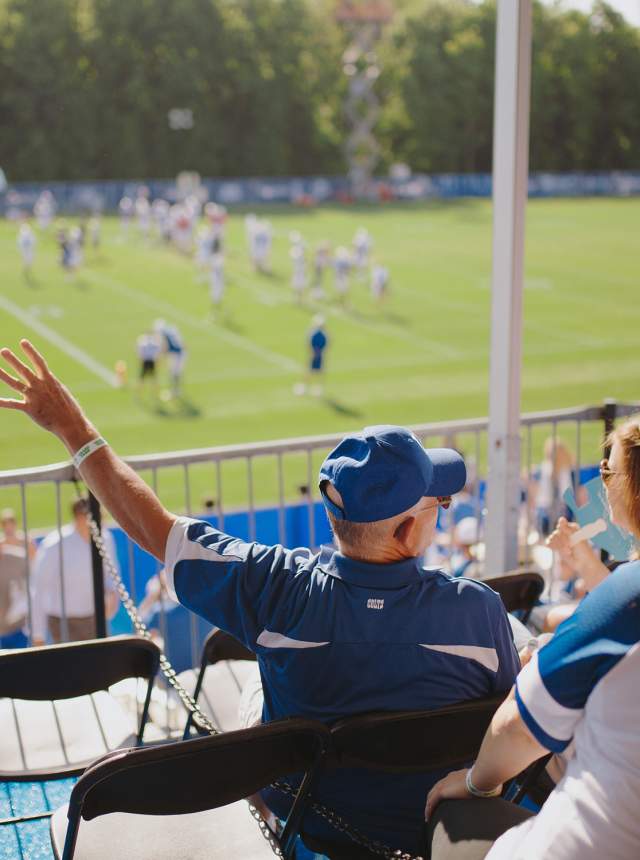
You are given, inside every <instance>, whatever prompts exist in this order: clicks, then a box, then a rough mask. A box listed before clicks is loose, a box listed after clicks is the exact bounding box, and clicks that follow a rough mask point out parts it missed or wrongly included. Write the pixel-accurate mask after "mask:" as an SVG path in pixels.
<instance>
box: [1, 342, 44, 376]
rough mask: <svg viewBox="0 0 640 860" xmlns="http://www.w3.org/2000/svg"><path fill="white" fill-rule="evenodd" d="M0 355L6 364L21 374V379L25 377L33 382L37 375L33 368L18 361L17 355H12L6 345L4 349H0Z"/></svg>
mask: <svg viewBox="0 0 640 860" xmlns="http://www.w3.org/2000/svg"><path fill="white" fill-rule="evenodd" d="M0 355H1V356H2V357H3V358H4V360H5V361H6V362H7V364H10V365H11V366H12V367H13V369H14V370H15V371H16V372H17V373H19V374H20V376H22V378H23V379H26V380H27V382H33V381H34V380H35V379H36V378H37V377H36V375H35V373H34V372H33V370H31V368H30V367H27V365H26V364H25V363H24V362H23V361H20V359H19V358H18V356H17V355H14V354H13V352H11V350H10V349H7V348H6V347H5V348H4V349H0Z"/></svg>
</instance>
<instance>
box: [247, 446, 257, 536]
mask: <svg viewBox="0 0 640 860" xmlns="http://www.w3.org/2000/svg"><path fill="white" fill-rule="evenodd" d="M247 494H248V503H249V540H250V541H254V540H255V539H256V512H255V508H254V502H253V457H251V456H249V457H247Z"/></svg>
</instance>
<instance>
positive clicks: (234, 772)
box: [50, 719, 330, 860]
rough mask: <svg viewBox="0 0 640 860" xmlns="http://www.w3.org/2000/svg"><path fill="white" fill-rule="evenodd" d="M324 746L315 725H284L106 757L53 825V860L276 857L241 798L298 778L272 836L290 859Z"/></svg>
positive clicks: (325, 738)
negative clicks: (282, 820) (277, 832)
mask: <svg viewBox="0 0 640 860" xmlns="http://www.w3.org/2000/svg"><path fill="white" fill-rule="evenodd" d="M329 742H330V734H329V730H328V729H327V728H326V727H325V726H324V725H322V723H319V722H315V721H311V720H302V719H289V720H281V721H278V722H273V723H268V724H265V725H261V726H257V727H255V728H251V729H242V730H239V731H236V732H225V733H224V734H221V735H215V736H213V737H207V738H196V739H194V740H189V741H180V742H178V743H173V744H168V745H165V746H157V747H147V748H144V749H136V750H126V751H120V752H115V753H111V754H110V755H107V756H104V758H102V759H101V760H100V761H98V762H96V763H95V764H94V765H93V766H92V767H91V768H90V769H89V770H87V771H86V773H85V774H84V775H83V776H82V777H81V778H80V779H79V780H78V782H77V783H76V785H75V787H74V789H73V791H72V793H71V799H70V802H69V804H68V806H66V807H62V808H61V809H59V810H57V811H56V812H55V813H54V815H53V817H52V819H51V828H50V832H51V844H52V846H53V851H54V855H55V857H56V860H71V858H72V857H75V858H76V860H112V858H114V857H117V858H118V860H134V858H135V860H152V858H153V860H176V858H185V860H186V858H188V860H205V858H206V860H217V858H225V860H226V858H231V857H234V858H239V860H267V858H273V853H272V850H271V848H270V846H269V844H268V842H267V841H266V839H265V838H264V837H263V835H262V834H261V832H260V829H259V827H258V824H257V823H256V822H255V821H253V820H252V819H251V816H250V813H249V810H248V807H247V804H246V803H245V802H244V801H243V800H242V798H245V797H249V796H251V795H253V794H255V793H256V792H257V791H259V790H260V789H261V788H264V787H265V786H267V785H269V784H270V783H272V782H273V781H274V780H276V779H278V778H280V777H283V776H286V775H287V774H294V773H303V774H304V778H303V780H302V783H301V786H300V788H299V790H298V793H297V796H296V799H295V802H294V804H293V806H292V808H291V811H290V813H289V816H288V818H287V821H286V824H285V826H284V830H283V831H282V833H281V835H280V836H279V837H276V836H275V835H274V837H273V838H274V839H275V841H276V844H277V845H278V846H279V847H280V849H281V850H282V854H283V856H284V857H285V858H290V857H291V856H292V853H293V851H294V849H295V840H296V836H297V832H298V828H299V824H300V819H301V815H302V811H303V802H304V799H305V798H306V796H307V794H308V792H309V790H310V789H311V788H312V785H313V781H314V779H315V775H316V773H317V770H318V768H319V766H320V765H321V763H322V760H323V757H324V755H325V752H326V750H327V748H328V745H329ZM124 813H126V814H124ZM165 816H166V817H165ZM175 816H180V817H178V818H176V817H175ZM67 820H68V824H67ZM81 822H82V826H81Z"/></svg>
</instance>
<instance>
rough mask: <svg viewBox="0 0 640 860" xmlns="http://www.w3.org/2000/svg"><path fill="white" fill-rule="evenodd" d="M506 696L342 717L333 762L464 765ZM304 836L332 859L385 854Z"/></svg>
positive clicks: (392, 766)
mask: <svg viewBox="0 0 640 860" xmlns="http://www.w3.org/2000/svg"><path fill="white" fill-rule="evenodd" d="M503 700H504V694H500V695H498V696H492V697H491V698H487V699H477V700H471V701H469V702H461V703H459V704H456V705H449V706H447V707H444V708H439V709H437V710H433V711H390V712H388V713H372V714H362V715H358V716H355V717H348V718H346V719H343V720H340V721H338V722H337V723H336V724H335V725H334V726H333V728H332V729H331V744H332V756H331V760H330V761H329V762H328V766H331V767H349V768H351V767H356V768H365V769H368V770H375V771H383V772H387V773H407V774H409V773H426V772H428V771H432V770H440V769H443V768H449V769H451V770H453V769H455V768H456V767H462V766H463V765H465V764H467V763H468V762H470V761H473V759H474V758H475V757H476V755H477V753H478V750H479V749H480V744H481V743H482V739H483V737H484V734H485V732H486V730H487V728H488V726H489V723H490V722H491V718H492V717H493V715H494V713H495V711H496V710H497V708H498V707H499V705H500V704H501V702H502V701H503ZM425 799H426V798H425ZM337 811H338V812H339V810H337ZM302 839H303V841H304V843H305V844H306V845H307V847H308V848H310V849H311V850H312V851H316V852H317V853H318V854H325V855H326V856H327V857H330V858H331V860H373V858H375V857H376V856H378V857H379V855H375V854H372V853H371V852H370V851H368V850H367V849H366V848H363V847H360V846H358V845H356V844H355V843H353V844H352V845H349V844H346V845H345V844H344V842H342V843H339V842H330V841H328V840H324V839H317V838H316V837H312V836H309V835H308V834H306V833H304V832H303V833H302ZM390 847H391V848H394V849H395V848H397V847H398V846H395V845H392V846H390Z"/></svg>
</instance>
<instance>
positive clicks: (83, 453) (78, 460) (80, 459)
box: [73, 436, 109, 469]
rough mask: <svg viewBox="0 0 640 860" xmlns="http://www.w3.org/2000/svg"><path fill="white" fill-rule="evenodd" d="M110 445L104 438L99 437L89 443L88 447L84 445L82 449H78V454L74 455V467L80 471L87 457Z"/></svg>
mask: <svg viewBox="0 0 640 860" xmlns="http://www.w3.org/2000/svg"><path fill="white" fill-rule="evenodd" d="M108 444H109V443H108V442H107V441H106V440H105V439H103V438H102V436H98V438H97V439H92V440H91V441H90V442H87V444H86V445H83V446H82V448H78V450H77V451H76V453H75V454H74V455H73V465H74V466H75V467H76V469H79V468H80V466H81V465H82V464H83V463H84V461H85V460H86V459H87V457H90V456H91V455H92V454H93V453H94V452H95V451H98V450H99V449H100V448H104V446H105V445H108Z"/></svg>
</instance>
